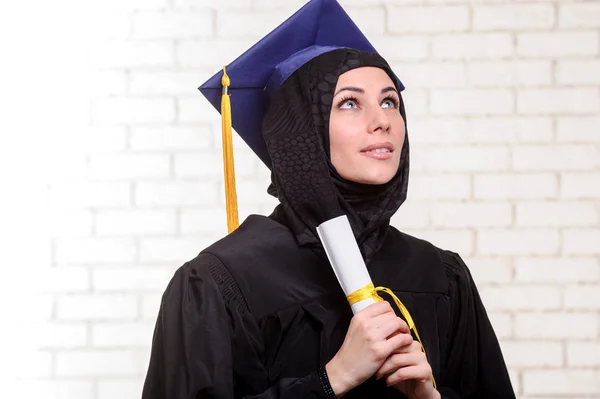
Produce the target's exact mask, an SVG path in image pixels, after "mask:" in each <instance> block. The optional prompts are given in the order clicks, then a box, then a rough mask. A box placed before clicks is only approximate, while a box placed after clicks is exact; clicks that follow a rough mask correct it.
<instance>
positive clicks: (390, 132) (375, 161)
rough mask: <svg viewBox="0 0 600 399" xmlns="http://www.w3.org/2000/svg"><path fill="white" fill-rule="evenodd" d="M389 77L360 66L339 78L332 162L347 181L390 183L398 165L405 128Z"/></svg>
mask: <svg viewBox="0 0 600 399" xmlns="http://www.w3.org/2000/svg"><path fill="white" fill-rule="evenodd" d="M399 103H400V98H399V95H398V92H397V91H396V88H395V87H394V84H393V82H392V80H391V79H390V77H389V76H388V74H387V73H386V72H385V71H384V70H383V69H380V68H375V67H362V68H356V69H352V70H350V71H348V72H346V73H344V74H342V75H340V77H339V80H338V82H337V86H336V88H335V92H334V97H333V106H332V108H331V115H330V119H329V142H330V154H331V163H332V164H333V166H334V167H335V169H336V170H337V172H338V173H339V174H340V176H341V177H343V178H344V179H346V180H350V181H354V182H357V183H364V184H385V183H387V182H389V181H390V180H391V179H392V178H393V177H394V175H395V174H396V172H397V171H398V167H399V165H400V153H401V152H402V144H403V143H404V136H405V134H406V130H405V127H404V120H403V119H402V116H401V115H400V110H399Z"/></svg>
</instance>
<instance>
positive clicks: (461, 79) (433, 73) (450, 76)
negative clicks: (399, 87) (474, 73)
mask: <svg viewBox="0 0 600 399" xmlns="http://www.w3.org/2000/svg"><path fill="white" fill-rule="evenodd" d="M391 66H392V68H393V69H394V72H395V73H396V74H397V75H398V76H399V77H400V79H401V80H402V81H403V82H404V83H406V84H407V85H409V87H410V88H413V87H418V88H423V87H462V86H464V85H465V84H466V73H465V66H464V64H462V63H458V62H443V63H439V62H438V63H428V62H419V63H407V62H401V63H398V65H394V64H392V65H391Z"/></svg>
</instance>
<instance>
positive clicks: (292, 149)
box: [199, 0, 408, 261]
mask: <svg viewBox="0 0 600 399" xmlns="http://www.w3.org/2000/svg"><path fill="white" fill-rule="evenodd" d="M360 66H376V67H380V68H383V69H384V70H385V71H386V72H387V73H388V75H389V76H390V77H391V78H392V81H393V82H394V85H395V86H396V88H397V90H398V92H399V93H400V92H401V91H402V90H403V89H404V86H403V85H402V82H401V81H400V80H399V79H398V78H397V77H396V76H395V75H394V74H393V72H392V71H391V69H390V68H389V66H388V64H387V63H386V62H385V61H384V60H383V59H382V58H381V57H380V56H379V55H377V54H376V52H375V49H374V47H373V46H372V45H371V43H370V42H369V41H368V40H367V38H366V37H365V36H364V35H363V34H362V32H361V31H360V30H359V29H358V27H357V26H356V25H355V24H354V22H353V21H352V20H351V19H350V17H349V16H348V15H347V14H346V12H345V11H344V10H343V8H342V7H341V6H340V5H339V4H338V3H337V1H335V0H312V1H310V2H309V3H307V4H306V5H305V6H304V7H302V8H301V9H300V10H299V11H298V12H296V13H295V14H294V15H292V16H291V17H290V18H288V19H287V20H286V21H285V22H284V23H282V24H281V25H280V26H279V27H277V28H276V29H275V30H274V31H273V32H271V33H270V34H268V35H267V36H266V37H265V38H263V39H262V40H260V41H259V42H258V43H257V44H255V45H254V46H253V47H252V48H250V49H249V50H248V51H246V52H245V53H244V54H242V55H241V56H240V57H238V58H237V59H236V60H235V61H233V62H232V63H230V64H229V65H227V74H228V75H229V76H227V75H226V74H225V73H224V72H225V68H224V70H223V71H220V72H218V73H216V74H215V75H214V76H213V77H211V78H210V79H209V80H208V81H207V82H205V83H204V84H202V85H201V86H200V88H199V89H200V91H201V92H202V94H203V95H204V96H205V97H206V98H207V99H208V100H209V101H210V102H211V104H212V105H213V106H214V107H215V108H216V109H217V110H220V111H221V113H222V117H223V131H224V135H223V137H224V159H225V177H226V198H227V210H228V212H227V213H228V224H230V225H232V224H236V225H237V202H236V200H235V180H234V178H233V176H234V175H233V160H232V157H231V140H230V138H227V137H228V134H226V131H227V130H228V128H227V127H228V126H229V129H230V128H231V125H233V128H234V129H235V130H236V132H237V133H238V134H239V135H240V136H241V137H242V139H243V140H244V141H245V142H246V143H247V144H248V145H249V146H250V148H251V149H252V150H253V151H254V152H255V153H256V155H257V156H258V157H259V158H260V159H261V160H262V161H263V162H264V163H265V165H266V166H267V167H269V168H272V167H273V170H272V173H273V179H272V180H273V184H272V186H271V188H270V190H269V192H270V193H271V194H274V195H276V196H277V197H278V198H279V199H280V202H281V208H280V209H279V210H278V211H277V212H276V214H278V215H282V216H283V215H285V218H286V220H287V222H288V225H289V226H290V227H291V229H292V230H293V232H294V234H295V236H296V238H297V240H298V242H299V243H300V244H301V245H311V244H314V245H316V246H320V241H319V239H318V238H317V234H316V226H317V225H318V224H320V223H322V222H324V221H326V220H328V219H330V218H333V217H336V216H340V215H342V214H347V215H348V218H349V219H350V223H351V226H352V228H353V230H354V233H355V235H356V237H357V240H358V243H359V246H360V248H361V250H362V251H363V255H364V256H365V259H366V260H367V261H368V260H369V259H370V258H371V256H372V255H373V254H374V252H375V251H376V250H377V248H379V246H380V245H381V243H382V240H383V238H384V237H385V231H386V228H387V224H388V223H389V218H390V217H391V215H392V214H393V213H394V212H395V211H396V210H397V209H398V207H399V206H400V205H401V203H402V202H403V201H404V199H405V197H406V184H407V181H408V141H407V140H405V143H404V147H403V150H402V155H401V157H402V159H401V167H400V170H399V171H398V174H397V175H396V177H394V179H392V181H390V182H389V183H388V184H386V185H383V186H370V185H361V184H357V183H353V182H348V181H346V180H344V179H342V178H341V177H340V176H339V174H337V172H336V171H335V168H333V166H332V165H331V162H329V133H328V124H329V112H330V110H331V99H332V98H333V90H334V88H335V85H336V83H337V79H338V78H339V76H340V75H341V74H342V73H343V72H345V71H347V70H350V69H353V68H357V67H360ZM229 78H230V82H229ZM225 86H227V87H226V89H228V91H227V90H223V88H224V87H225ZM229 93H230V99H229ZM290 102H291V103H290ZM292 103H293V104H292ZM224 104H225V105H224ZM287 105H291V106H293V109H290V110H283V111H282V112H277V111H274V110H277V109H279V108H280V107H284V108H285V107H286V106H287ZM401 107H402V113H403V116H404V108H403V104H402V105H401ZM221 108H222V109H221ZM282 115H286V116H285V118H283V119H282V118H281V116H282ZM263 121H264V122H265V123H264V125H263ZM263 128H264V133H265V134H264V137H263ZM309 136H310V137H309ZM300 137H304V139H300ZM265 140H267V141H268V143H267V144H266V143H265ZM307 157H308V158H307ZM275 158H277V159H275ZM307 159H308V161H307ZM305 161H306V162H305ZM294 182H295V183H294ZM233 214H235V215H233ZM233 216H235V218H234V217H233ZM232 220H234V222H232ZM231 230H232V229H231V228H230V231H231Z"/></svg>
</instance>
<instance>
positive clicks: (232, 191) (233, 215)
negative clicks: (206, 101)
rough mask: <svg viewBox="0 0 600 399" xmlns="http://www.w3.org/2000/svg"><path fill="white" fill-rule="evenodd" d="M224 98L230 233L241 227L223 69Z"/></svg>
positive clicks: (223, 124)
mask: <svg viewBox="0 0 600 399" xmlns="http://www.w3.org/2000/svg"><path fill="white" fill-rule="evenodd" d="M221 84H222V85H223V96H222V97H221V129H222V132H223V171H224V174H225V203H226V209H227V230H228V232H229V233H231V232H232V231H234V230H235V229H237V228H238V226H239V221H238V205H237V193H236V188H235V167H234V164H233V138H232V133H231V130H232V128H231V101H230V99H229V94H228V92H227V91H228V88H229V85H230V81H229V76H227V72H226V71H225V67H223V77H222V78H221Z"/></svg>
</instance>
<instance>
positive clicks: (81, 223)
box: [47, 209, 92, 237]
mask: <svg viewBox="0 0 600 399" xmlns="http://www.w3.org/2000/svg"><path fill="white" fill-rule="evenodd" d="M47 223H48V224H47V226H48V232H49V234H50V235H51V236H52V237H69V236H71V237H77V236H86V235H90V234H91V232H92V212H91V211H85V210H78V209H68V210H67V209H56V210H53V212H51V213H49V214H48V220H47Z"/></svg>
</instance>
